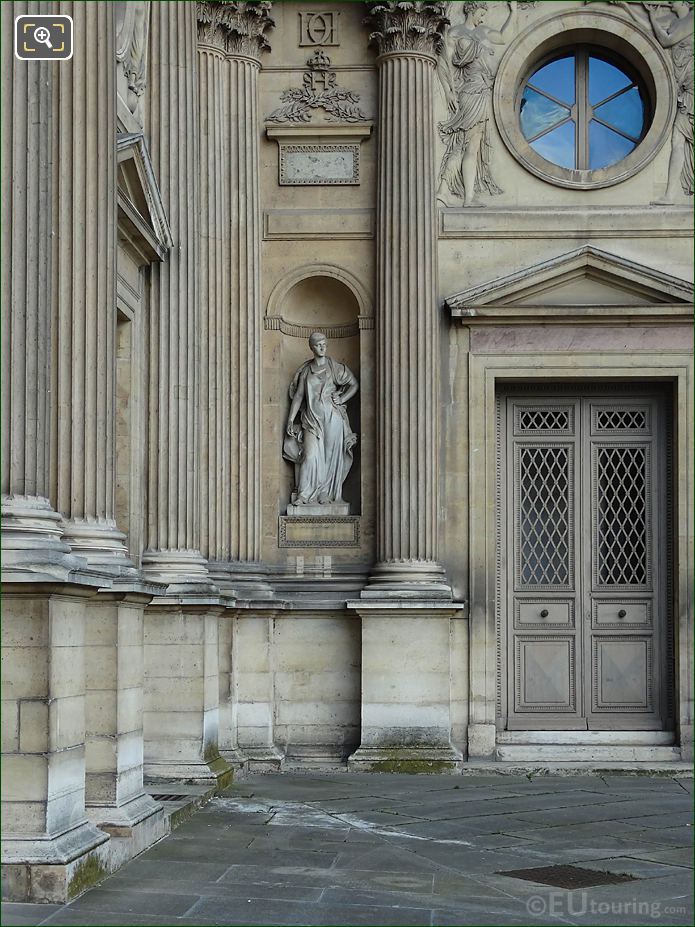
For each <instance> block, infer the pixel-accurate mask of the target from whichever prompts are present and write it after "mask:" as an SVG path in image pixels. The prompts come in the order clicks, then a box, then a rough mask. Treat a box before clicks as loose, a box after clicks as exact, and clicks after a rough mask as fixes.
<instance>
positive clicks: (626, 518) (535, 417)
mask: <svg viewBox="0 0 695 927" xmlns="http://www.w3.org/2000/svg"><path fill="white" fill-rule="evenodd" d="M502 408H503V413H501V414H502V432H503V434H502V436H501V441H502V446H501V457H500V459H501V461H502V466H503V476H502V485H503V492H502V495H501V499H500V504H501V505H502V508H503V511H502V512H501V515H500V517H501V519H502V524H503V526H504V528H503V530H502V533H501V535H500V537H501V538H502V539H503V542H505V541H506V550H505V551H500V565H501V569H502V570H503V576H502V577H501V581H502V585H501V590H502V598H501V609H502V612H503V614H502V624H501V629H504V632H503V633H504V641H505V642H506V658H504V657H503V659H502V660H501V666H503V667H504V668H505V673H506V678H505V679H504V681H503V683H502V690H503V691H506V693H507V694H506V699H505V702H506V704H505V708H506V715H507V717H506V724H507V727H508V728H510V729H529V730H531V729H547V730H552V729H573V730H576V729H581V728H587V727H588V728H597V729H616V730H617V729H621V728H622V729H649V728H660V727H662V726H663V719H662V712H663V711H664V705H665V697H664V696H665V681H666V676H667V674H666V672H665V668H664V660H665V653H666V647H665V644H664V642H665V637H666V633H667V630H668V629H667V615H666V603H665V595H664V593H665V588H666V584H665V582H664V577H663V576H662V574H663V572H664V570H665V562H664V556H663V551H664V549H665V546H666V545H665V517H664V512H665V508H666V506H665V501H666V500H665V486H666V482H667V481H666V479H665V478H664V477H665V472H666V471H665V464H664V434H665V432H664V421H665V402H664V400H663V399H662V398H661V397H659V396H657V395H652V396H650V395H644V394H639V393H637V394H636V393H635V392H634V390H633V391H632V392H629V391H628V389H626V388H622V389H621V388H618V389H616V390H615V391H608V389H607V388H606V391H605V392H603V393H599V392H593V391H592V392H590V393H588V394H585V395H582V394H578V395H577V394H566V395H562V394H560V395H555V396H552V395H547V396H542V397H539V396H533V395H530V394H528V393H527V394H526V395H525V396H523V395H509V396H507V397H506V398H505V399H504V400H503V401H502Z"/></svg>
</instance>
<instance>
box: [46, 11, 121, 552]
mask: <svg viewBox="0 0 695 927" xmlns="http://www.w3.org/2000/svg"><path fill="white" fill-rule="evenodd" d="M60 12H61V13H67V14H69V15H71V16H72V18H73V21H74V55H73V58H72V61H71V62H70V65H69V66H68V67H64V66H61V65H55V67H56V70H57V77H56V80H57V85H58V90H57V99H56V118H57V122H58V132H57V138H56V146H55V157H54V201H53V209H54V215H55V219H56V229H57V237H56V243H55V251H54V255H53V260H54V270H55V290H54V294H55V300H56V313H55V314H56V318H57V332H56V338H55V340H54V344H55V349H56V350H55V362H56V366H55V392H54V395H55V396H56V397H57V405H58V415H57V421H56V437H57V455H56V457H57V459H56V467H55V498H56V500H57V508H58V509H59V511H60V512H62V513H63V514H64V515H65V517H66V519H67V526H66V540H68V542H69V543H70V545H71V546H72V549H73V551H75V552H77V553H80V554H81V555H83V556H85V557H87V559H88V560H89V561H90V563H93V564H96V565H100V566H114V567H124V566H126V565H128V563H129V561H127V551H126V548H125V545H124V535H123V534H121V533H120V532H119V531H118V530H117V528H116V523H115V519H114V493H115V474H114V448H115V422H116V416H115V414H114V398H115V379H116V365H115V336H116V309H115V307H116V267H115V260H116V247H115V246H116V174H115V170H116V113H115V103H116V92H115V47H114V10H113V7H112V5H111V4H107V3H100V2H98V0H87V2H84V3H80V2H74V3H69V2H68V3H65V2H64V3H61V5H60Z"/></svg>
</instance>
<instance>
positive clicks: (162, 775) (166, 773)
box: [145, 756, 234, 792]
mask: <svg viewBox="0 0 695 927" xmlns="http://www.w3.org/2000/svg"><path fill="white" fill-rule="evenodd" d="M145 779H146V780H148V781H149V780H155V781H158V782H162V781H167V782H187V783H191V784H193V785H209V786H212V787H213V788H214V789H216V791H218V792H222V791H223V790H224V789H227V788H229V786H230V785H231V784H232V781H233V779H234V770H233V769H232V767H231V766H230V765H229V763H228V762H227V761H226V760H225V759H224V757H222V756H217V757H216V758H215V759H211V760H209V761H208V762H205V761H204V760H201V761H200V763H167V762H162V763H157V762H150V763H147V762H146V763H145Z"/></svg>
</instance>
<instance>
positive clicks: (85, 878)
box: [68, 856, 108, 900]
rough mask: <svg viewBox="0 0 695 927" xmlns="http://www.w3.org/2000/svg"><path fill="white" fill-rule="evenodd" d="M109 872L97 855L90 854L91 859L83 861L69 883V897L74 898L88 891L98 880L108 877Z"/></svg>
mask: <svg viewBox="0 0 695 927" xmlns="http://www.w3.org/2000/svg"><path fill="white" fill-rule="evenodd" d="M107 875H108V872H107V871H106V869H105V868H104V866H103V865H102V863H101V860H100V859H99V858H98V857H96V856H90V857H89V859H86V860H84V862H81V863H80V864H79V865H78V866H77V868H76V869H75V871H74V873H73V875H72V878H71V879H70V882H69V883H68V899H69V900H72V899H73V898H77V896H78V895H81V894H82V892H85V891H87V889H88V888H91V887H92V886H93V885H96V884H97V882H101V881H102V880H103V879H105V878H106V876H107Z"/></svg>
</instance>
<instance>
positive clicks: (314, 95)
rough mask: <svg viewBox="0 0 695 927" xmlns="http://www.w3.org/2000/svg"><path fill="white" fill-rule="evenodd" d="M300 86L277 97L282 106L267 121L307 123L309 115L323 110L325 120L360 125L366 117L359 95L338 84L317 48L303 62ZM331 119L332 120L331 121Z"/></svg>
mask: <svg viewBox="0 0 695 927" xmlns="http://www.w3.org/2000/svg"><path fill="white" fill-rule="evenodd" d="M307 67H308V70H307V71H305V72H304V77H303V80H302V86H301V87H290V88H289V89H288V90H284V91H283V92H282V94H281V96H280V99H281V100H282V103H283V105H282V106H279V107H278V108H277V109H275V110H273V112H272V113H271V114H270V116H268V122H309V120H310V119H311V112H312V110H315V109H320V108H322V109H324V110H325V111H326V113H328V114H329V115H328V116H327V119H328V121H337V120H340V121H342V122H362V121H363V120H366V119H367V116H365V114H364V113H363V112H362V110H361V109H360V107H359V105H358V104H359V100H360V98H359V94H357V93H354V92H353V91H352V90H346V89H345V88H344V87H340V86H339V84H338V78H337V75H336V73H335V71H334V70H332V69H331V59H330V58H329V57H328V55H326V54H325V52H322V51H321V50H320V49H317V50H316V51H315V52H314V54H313V55H312V56H311V58H309V60H308V61H307ZM331 117H333V118H331Z"/></svg>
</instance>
